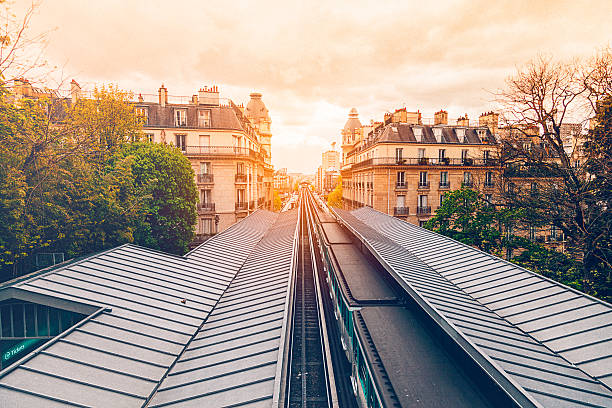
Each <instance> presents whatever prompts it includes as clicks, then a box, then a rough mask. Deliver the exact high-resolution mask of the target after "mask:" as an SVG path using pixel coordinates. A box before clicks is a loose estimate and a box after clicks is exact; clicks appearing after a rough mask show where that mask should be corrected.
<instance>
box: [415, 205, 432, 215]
mask: <svg viewBox="0 0 612 408" xmlns="http://www.w3.org/2000/svg"><path fill="white" fill-rule="evenodd" d="M429 214H431V206H426V207H422V206H418V207H417V215H429Z"/></svg>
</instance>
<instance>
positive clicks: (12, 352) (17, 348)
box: [2, 339, 41, 363]
mask: <svg viewBox="0 0 612 408" xmlns="http://www.w3.org/2000/svg"><path fill="white" fill-rule="evenodd" d="M40 340H41V339H25V340H23V341H21V342H19V343H17V344H15V345H14V346H12V347H11V348H9V349H8V350H6V351H3V352H2V362H3V363H4V362H6V361H8V360H10V359H12V358H13V357H15V356H18V355H20V354H23V353H24V352H25V351H27V350H29V349H31V348H32V346H33V345H34V344H36V343H38V342H39V341H40Z"/></svg>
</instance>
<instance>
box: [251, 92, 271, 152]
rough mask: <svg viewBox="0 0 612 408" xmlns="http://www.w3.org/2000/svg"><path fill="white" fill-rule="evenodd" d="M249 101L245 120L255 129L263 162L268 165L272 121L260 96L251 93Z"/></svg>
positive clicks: (256, 93)
mask: <svg viewBox="0 0 612 408" xmlns="http://www.w3.org/2000/svg"><path fill="white" fill-rule="evenodd" d="M250 97H251V99H250V100H249V103H248V104H247V106H246V110H245V114H246V117H247V119H249V120H250V121H251V123H252V124H253V125H254V126H255V128H257V133H259V141H260V143H261V148H262V149H263V150H264V152H265V162H266V163H268V164H269V163H270V162H271V158H272V131H271V130H270V129H271V126H272V119H270V115H269V114H268V108H266V105H265V104H264V103H263V101H262V100H261V94H260V93H258V92H253V93H252V94H251V95H250Z"/></svg>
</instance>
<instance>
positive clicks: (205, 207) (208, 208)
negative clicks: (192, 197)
mask: <svg viewBox="0 0 612 408" xmlns="http://www.w3.org/2000/svg"><path fill="white" fill-rule="evenodd" d="M198 211H199V212H215V203H200V204H198Z"/></svg>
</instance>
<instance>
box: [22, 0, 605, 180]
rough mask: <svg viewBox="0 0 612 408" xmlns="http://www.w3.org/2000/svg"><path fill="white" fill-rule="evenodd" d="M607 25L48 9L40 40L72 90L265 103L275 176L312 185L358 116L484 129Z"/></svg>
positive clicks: (366, 6) (405, 14)
mask: <svg viewBox="0 0 612 408" xmlns="http://www.w3.org/2000/svg"><path fill="white" fill-rule="evenodd" d="M28 5H30V2H29V1H28V0H19V1H17V2H16V3H15V5H14V6H13V7H14V10H15V12H16V14H18V15H19V12H20V10H22V9H25V7H27V6H28ZM610 16H612V1H610V0H602V1H599V0H588V1H580V0H571V1H563V0H554V1H549V0H528V1H524V0H514V1H503V0H500V1H492V0H487V1H481V0H474V1H469V0H465V1H462V0H448V1H444V0H436V1H430V2H425V1H422V0H420V1H412V0H410V1H407V0H403V1H395V2H387V1H376V2H374V1H360V0H352V1H321V2H318V1H314V0H310V1H303V2H292V1H287V0H285V1H265V0H263V1H257V2H255V1H239V0H235V1H232V2H212V1H202V0H193V1H186V0H179V1H173V2H168V1H155V0H147V1H145V0H129V1H128V0H104V1H83V0H43V1H42V3H41V4H40V6H39V7H38V9H37V11H36V14H35V15H34V17H33V18H32V21H31V26H30V28H29V30H30V31H31V32H32V33H42V32H48V34H47V46H46V49H45V52H44V56H45V59H46V60H47V62H48V63H49V65H50V66H55V67H57V69H55V71H54V74H53V75H55V76H54V78H55V80H56V81H57V80H60V81H66V82H65V83H66V84H67V83H68V82H70V80H71V79H75V80H76V81H77V82H79V83H80V84H81V86H83V88H85V89H90V90H91V89H93V87H94V86H96V85H102V84H110V83H112V84H116V85H118V86H119V87H120V88H122V89H125V90H129V91H133V92H135V93H143V94H155V93H157V89H158V88H159V87H160V85H161V84H162V83H163V84H164V85H165V86H166V88H168V92H169V94H170V95H184V96H190V95H192V94H194V93H196V91H197V89H199V88H201V87H203V86H211V85H217V86H218V87H219V90H220V93H221V97H224V98H230V99H232V100H233V101H234V102H236V103H244V104H245V105H246V103H247V102H248V100H249V94H250V93H251V92H254V91H257V92H261V93H262V94H263V101H264V103H265V104H266V106H267V108H268V110H269V112H270V116H271V118H272V133H273V137H272V162H273V164H274V165H275V167H276V168H282V167H286V168H288V171H290V172H302V173H314V172H315V171H316V168H317V167H318V166H319V165H320V164H321V153H322V152H323V151H325V150H328V149H329V148H330V147H331V143H332V142H336V143H337V145H338V147H339V145H340V142H341V136H340V130H341V129H342V128H343V126H344V123H345V122H346V119H347V116H348V112H349V110H350V109H351V108H352V107H355V108H357V110H358V112H359V115H360V116H359V118H360V120H361V122H362V123H369V122H370V120H378V121H379V120H381V119H382V117H383V115H384V113H385V112H388V111H394V110H395V109H398V108H402V107H406V108H407V109H408V110H409V111H416V110H420V112H422V114H423V117H425V118H431V117H433V114H434V112H436V111H438V110H440V109H445V110H447V111H448V113H449V120H454V119H456V118H457V117H459V116H461V115H463V114H465V113H467V114H468V115H469V117H470V119H472V120H474V121H477V119H478V116H479V115H480V114H481V113H482V112H485V111H488V110H491V109H494V108H495V105H494V102H493V101H494V98H495V96H494V93H495V92H496V91H498V90H499V89H501V88H503V86H504V80H505V79H506V78H507V77H508V76H509V75H512V74H513V73H515V72H516V70H517V68H518V67H520V66H521V65H522V64H524V63H526V62H528V61H529V60H530V59H531V58H534V57H535V56H537V55H538V54H545V55H550V56H553V57H554V58H558V59H570V58H576V57H585V56H587V57H588V56H590V55H592V54H593V53H594V52H595V51H596V50H597V49H598V48H601V47H605V46H608V45H611V42H612V25H610V21H609V20H610ZM338 147H337V149H338Z"/></svg>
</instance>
